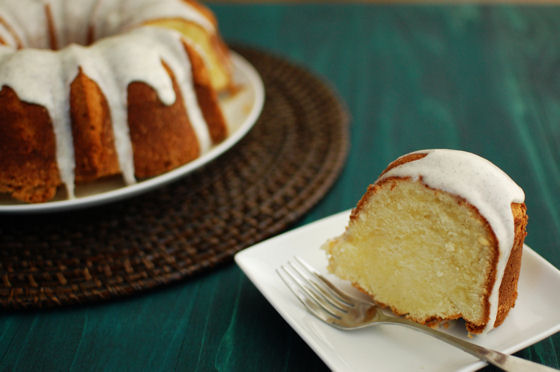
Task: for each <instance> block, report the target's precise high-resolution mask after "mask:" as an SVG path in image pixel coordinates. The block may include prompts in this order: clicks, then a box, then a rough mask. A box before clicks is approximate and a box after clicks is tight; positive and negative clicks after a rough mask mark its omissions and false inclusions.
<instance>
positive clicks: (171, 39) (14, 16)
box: [0, 0, 213, 198]
mask: <svg viewBox="0 0 560 372" xmlns="http://www.w3.org/2000/svg"><path fill="white" fill-rule="evenodd" d="M22 2H23V3H24V5H26V6H27V7H22V6H21V4H22ZM86 2H87V6H86V9H90V10H91V9H96V10H97V11H98V12H99V9H101V8H100V6H101V5H103V7H102V8H103V9H104V10H105V11H110V10H113V11H114V10H115V9H116V8H117V7H118V8H119V9H121V8H122V9H129V10H130V9H131V8H130V7H135V6H141V7H143V8H144V9H147V10H149V9H152V8H153V7H154V6H159V8H158V12H157V15H160V16H162V17H164V16H174V17H175V18H176V17H177V16H182V17H184V18H186V19H188V20H192V21H195V22H201V23H202V26H203V27H205V28H210V27H213V26H212V25H211V24H210V23H209V22H208V20H206V19H204V20H201V17H202V16H201V15H199V14H198V12H196V11H195V9H194V8H192V7H191V6H190V5H188V4H186V3H184V2H177V1H175V0H164V1H160V0H158V1H155V0H134V1H128V0H117V1H115V0H110V1H108V0H103V1H101V0H87V1H86V0H84V4H83V5H86ZM45 4H49V5H50V6H51V13H52V16H53V17H54V19H55V22H54V24H56V25H59V24H65V23H64V22H66V21H67V20H68V19H72V17H75V16H78V15H81V16H82V17H87V20H85V19H84V20H83V21H84V22H85V23H81V21H80V20H79V19H78V20H74V22H71V23H69V24H68V25H69V26H67V28H66V29H65V30H61V29H57V30H55V31H56V34H55V38H57V41H58V44H59V45H65V44H67V43H69V42H71V41H74V42H76V41H77V42H80V43H81V42H84V43H85V41H86V39H87V32H85V31H83V29H87V27H84V26H83V25H84V24H86V25H87V24H90V20H89V18H90V17H91V15H90V14H88V12H82V13H81V14H77V13H76V12H78V10H77V8H76V7H71V6H70V7H65V6H67V4H66V3H64V6H62V5H60V4H61V3H60V2H55V1H48V2H43V1H33V0H18V2H17V3H16V2H14V1H11V2H8V3H7V4H5V6H4V7H2V8H0V17H4V16H8V17H10V18H8V19H11V20H15V21H13V22H14V23H15V24H13V25H10V26H11V27H12V28H13V29H14V30H15V31H16V33H18V35H22V36H21V38H22V40H23V45H24V47H29V46H33V47H35V48H44V49H34V48H28V49H23V50H19V51H16V50H15V49H14V47H16V46H17V45H15V44H14V43H15V41H14V38H13V37H12V38H11V39H10V38H9V37H7V36H9V34H10V32H9V31H10V30H8V29H7V28H6V27H5V26H4V25H3V24H1V23H0V35H4V36H5V38H6V40H7V42H8V43H9V44H8V45H10V46H0V87H1V86H3V85H7V86H10V87H11V88H12V89H13V90H14V91H15V92H16V94H17V95H18V97H19V99H21V100H22V101H25V102H28V103H35V104H39V105H42V106H44V107H45V108H46V109H47V111H48V112H49V116H50V117H51V119H52V122H53V131H54V133H55V141H56V159H57V164H58V169H59V173H60V178H61V180H62V182H63V183H64V185H65V186H66V189H67V192H68V195H69V197H70V198H72V197H74V181H75V176H74V169H75V161H74V147H73V138H72V128H71V119H70V102H69V100H70V84H71V82H72V81H73V80H74V79H75V77H76V76H77V74H78V72H79V70H80V69H82V71H83V72H84V73H85V74H86V75H87V76H88V77H89V78H90V79H92V80H94V81H95V82H96V83H97V84H98V86H99V88H100V89H101V91H102V92H103V93H104V95H105V98H106V100H107V102H108V105H109V108H110V110H109V111H110V116H111V122H112V126H113V135H114V140H115V149H116V152H117V156H118V162H119V166H120V169H121V173H122V175H123V179H124V180H125V182H126V183H127V184H130V183H134V182H135V178H134V158H133V153H132V144H131V140H130V134H129V128H128V113H127V97H126V92H127V87H128V85H129V84H130V83H131V82H134V81H139V82H143V83H145V84H147V85H149V86H151V87H152V88H153V89H154V90H155V91H156V94H157V96H158V98H159V99H160V100H161V101H162V102H163V103H164V104H166V105H171V104H173V103H174V102H175V99H176V96H175V92H174V90H173V84H172V81H171V78H170V77H169V75H168V74H167V71H166V70H165V68H164V67H163V65H162V62H163V61H164V62H165V63H166V64H167V65H168V66H169V68H170V69H171V71H172V72H173V74H174V76H175V78H176V80H177V83H178V85H179V86H180V87H181V89H182V93H183V94H182V95H183V101H184V104H185V108H186V111H187V115H188V117H189V120H190V122H191V125H192V126H193V129H194V131H195V133H196V135H197V137H198V139H199V143H200V147H201V152H204V151H207V150H208V149H209V148H210V146H211V140H210V134H209V131H208V127H207V125H206V122H205V120H204V117H203V115H202V113H201V110H200V107H199V105H198V101H197V97H196V93H195V91H194V84H193V77H192V70H191V64H190V60H189V57H188V54H187V52H186V51H185V48H184V45H183V42H188V40H184V39H183V37H182V36H181V35H180V34H179V33H178V32H176V31H173V30H167V29H162V28H157V27H149V26H147V27H139V28H133V29H132V30H131V31H128V32H125V33H120V32H122V30H120V28H115V26H114V25H113V26H114V27H113V29H114V31H115V32H117V31H118V32H119V34H118V35H116V36H111V37H106V38H104V39H102V40H100V41H98V42H96V43H94V44H93V45H91V46H90V47H83V46H80V45H76V44H70V45H69V46H68V47H65V48H63V49H61V50H59V51H51V50H47V49H48V48H49V47H50V44H49V40H48V36H45V34H46V33H45V32H44V30H45V29H46V28H45V25H46V24H47V20H46V16H45ZM6 5H8V6H6ZM10 5H11V6H10ZM126 7H129V8H126ZM179 8H183V9H182V10H181V11H179ZM22 9H25V12H24V11H23V10H22ZM124 11H126V10H123V12H124ZM128 12H129V13H131V12H132V11H128ZM30 14H32V15H36V16H38V18H36V19H39V20H41V21H40V22H35V23H33V22H31V23H33V25H32V26H28V25H27V24H26V23H25V27H22V24H23V22H24V20H25V19H26V17H28V16H29V15H30ZM148 14H149V12H148ZM202 18H203V17H202ZM3 19H5V18H3ZM121 21H122V20H121ZM141 21H142V19H141V17H138V16H135V17H132V18H131V19H128V20H127V21H126V22H124V21H123V23H126V24H125V26H126V27H124V26H123V27H122V28H127V27H131V26H132V25H134V24H139V23H140V22H141ZM60 22H62V23H60ZM135 22H138V23H135ZM80 30H82V31H80ZM69 34H72V36H71V37H68V35H69ZM37 35H38V36H37ZM197 52H199V53H200V50H199V49H197ZM37 60H41V61H42V63H36V61H37ZM20 71H25V74H21V73H20ZM39 77H40V78H39ZM45 77H46V78H45ZM59 97H64V99H59Z"/></svg>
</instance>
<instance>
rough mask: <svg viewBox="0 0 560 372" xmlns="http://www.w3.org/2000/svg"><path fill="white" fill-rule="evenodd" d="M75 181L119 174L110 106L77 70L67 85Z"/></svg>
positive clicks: (99, 90) (94, 86)
mask: <svg viewBox="0 0 560 372" xmlns="http://www.w3.org/2000/svg"><path fill="white" fill-rule="evenodd" d="M70 115H71V118H72V137H73V141H74V157H75V162H76V169H75V172H76V181H77V182H82V181H91V180H95V179H98V178H101V177H105V176H109V175H113V174H117V173H119V162H118V158H117V151H116V150H115V143H114V138H113V128H112V126H111V116H110V112H109V105H108V104H107V100H106V99H105V96H104V95H103V93H102V92H101V89H100V88H99V86H98V85H97V83H96V82H94V81H93V80H91V79H90V78H89V77H88V76H87V75H86V74H84V73H83V72H82V70H81V69H80V70H79V72H78V75H77V76H76V78H75V79H74V81H73V82H72V84H71V85H70Z"/></svg>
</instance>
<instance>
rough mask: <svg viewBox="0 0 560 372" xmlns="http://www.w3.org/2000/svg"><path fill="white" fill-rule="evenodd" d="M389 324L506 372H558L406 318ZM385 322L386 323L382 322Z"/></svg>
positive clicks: (390, 320) (390, 321)
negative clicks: (435, 339) (435, 341)
mask: <svg viewBox="0 0 560 372" xmlns="http://www.w3.org/2000/svg"><path fill="white" fill-rule="evenodd" d="M384 320H386V322H387V323H391V324H399V325H403V326H406V327H409V328H413V329H416V330H418V331H421V332H423V333H427V334H429V335H431V336H434V337H436V338H438V339H440V340H441V341H445V342H447V343H449V344H451V345H454V346H457V347H458V348H460V349H462V350H463V351H465V352H467V353H469V354H472V355H474V356H476V357H477V358H479V359H482V360H484V361H486V362H488V363H490V364H493V365H495V366H496V367H500V368H501V369H503V370H505V371H511V372H518V371H519V372H525V371H535V372H546V371H548V372H552V371H555V372H558V370H557V369H553V368H550V367H547V366H544V365H542V364H538V363H535V362H531V361H530V360H527V359H522V358H518V357H516V356H513V355H508V354H504V353H500V352H499V351H496V350H491V349H487V348H485V347H482V346H480V345H476V344H473V343H470V342H467V341H465V340H463V339H460V338H457V337H455V336H451V335H450V334H447V333H444V332H440V331H438V330H435V329H433V328H430V327H427V326H425V325H422V324H418V323H414V322H412V321H410V320H407V319H404V318H392V317H391V318H387V319H384ZM382 322H384V321H382Z"/></svg>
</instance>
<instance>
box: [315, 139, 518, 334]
mask: <svg viewBox="0 0 560 372" xmlns="http://www.w3.org/2000/svg"><path fill="white" fill-rule="evenodd" d="M524 198H525V196H524V193H523V190H522V189H521V188H520V187H519V186H518V185H516V184H515V183H514V182H513V181H512V180H511V178H510V177H509V176H508V175H506V174H505V173H504V172H503V171H502V170H500V169H499V168H498V167H496V166H495V165H494V164H492V163H490V162H489V161H487V160H486V159H483V158H481V157H479V156H477V155H474V154H471V153H468V152H463V151H455V150H443V149H438V150H424V151H418V152H414V153H410V154H407V155H404V156H402V157H400V158H399V159H397V160H395V161H394V162H393V163H391V164H390V165H389V166H388V167H387V169H385V171H384V172H383V173H382V174H381V176H380V177H379V178H378V179H377V180H376V181H375V183H374V184H373V185H371V186H369V188H368V190H367V192H366V193H365V194H364V195H363V197H362V198H361V200H360V201H359V203H358V204H357V206H356V207H355V208H354V209H353V210H352V213H351V216H350V222H349V224H348V226H347V227H346V230H345V232H344V233H343V234H342V235H341V236H339V237H337V238H334V239H331V240H329V241H327V242H326V243H325V244H324V246H323V249H325V250H326V252H327V255H328V261H329V264H328V270H329V271H330V272H332V273H333V274H335V275H336V276H338V277H340V278H342V279H345V280H348V281H350V282H352V283H353V285H354V286H355V287H357V288H358V289H360V290H361V291H363V292H365V293H366V294H368V295H370V296H371V297H372V298H373V299H374V300H375V301H376V302H378V303H379V304H381V305H383V306H387V307H390V308H391V309H392V311H393V312H394V313H396V314H399V315H405V316H406V317H408V318H409V319H411V320H414V321H416V322H418V323H422V324H428V325H435V324H437V323H439V322H441V321H443V320H450V319H458V318H463V319H464V320H465V324H466V328H467V330H468V331H469V332H471V333H482V332H486V331H488V330H490V329H492V328H494V327H497V326H499V325H500V324H502V322H503V321H504V319H505V317H506V316H507V314H508V312H509V310H510V308H512V307H513V306H514V305H515V300H516V298H517V280H518V277H519V270H520V266H521V254H522V250H523V240H524V238H525V235H526V225H527V214H526V207H525V204H524Z"/></svg>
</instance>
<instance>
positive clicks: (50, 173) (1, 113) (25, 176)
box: [0, 86, 60, 203]
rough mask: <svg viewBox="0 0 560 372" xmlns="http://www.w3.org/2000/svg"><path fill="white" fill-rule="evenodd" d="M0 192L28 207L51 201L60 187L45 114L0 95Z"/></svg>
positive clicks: (9, 94) (11, 95) (6, 91)
mask: <svg viewBox="0 0 560 372" xmlns="http://www.w3.org/2000/svg"><path fill="white" fill-rule="evenodd" d="M0 123H2V125H0V153H1V154H2V156H0V169H2V171H1V172H0V192H8V193H11V194H12V196H13V197H14V198H16V199H19V200H23V201H26V202H29V203H35V202H41V201H44V200H48V199H50V198H52V197H53V196H54V194H55V192H56V187H57V186H58V184H60V178H59V176H58V166H57V163H56V149H55V139H54V133H53V131H52V122H51V119H50V117H49V114H48V112H47V110H46V109H45V108H44V107H42V106H39V105H35V104H30V103H26V102H23V101H21V100H20V99H19V98H18V96H17V94H16V93H15V92H14V90H13V89H11V88H10V87H8V86H3V87H2V90H1V91H0Z"/></svg>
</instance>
